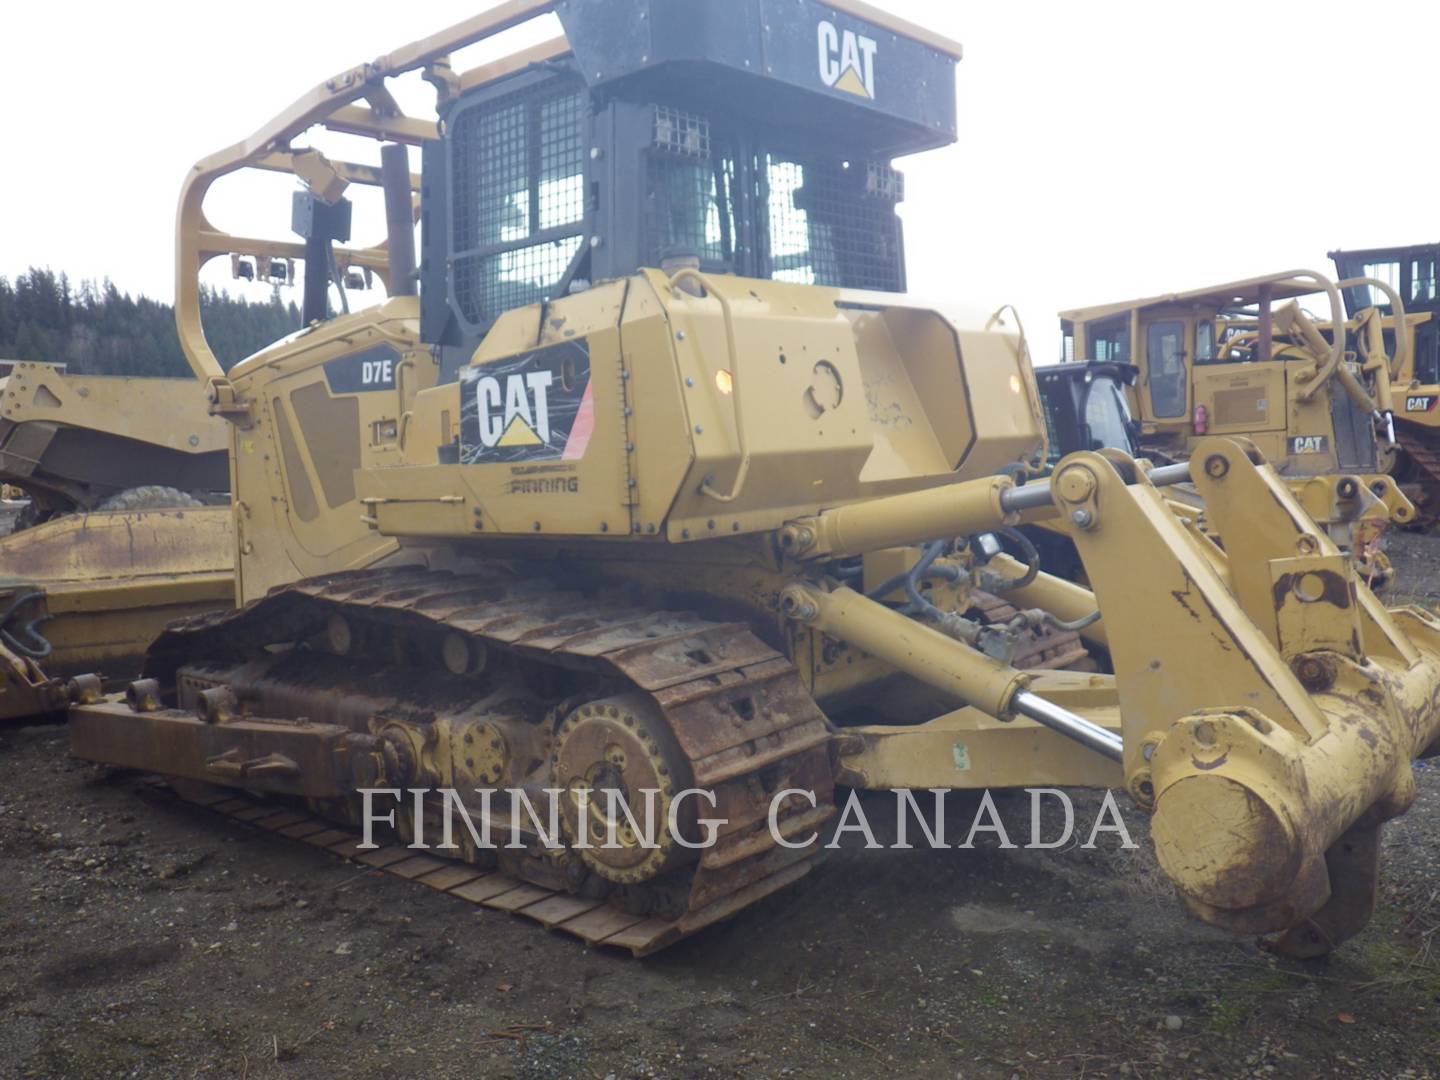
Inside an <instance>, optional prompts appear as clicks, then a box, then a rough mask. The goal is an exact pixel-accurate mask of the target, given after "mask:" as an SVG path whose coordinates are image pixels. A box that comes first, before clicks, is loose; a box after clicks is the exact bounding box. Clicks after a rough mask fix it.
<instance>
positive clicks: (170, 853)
mask: <svg viewBox="0 0 1440 1080" xmlns="http://www.w3.org/2000/svg"><path fill="white" fill-rule="evenodd" d="M1392 557H1393V558H1394V559H1395V561H1396V563H1397V565H1398V566H1399V568H1400V573H1401V582H1402V584H1401V587H1400V589H1398V590H1397V595H1396V596H1395V597H1392V602H1394V601H1397V600H1417V599H1418V600H1422V601H1429V602H1434V601H1436V600H1437V599H1440V539H1431V538H1424V537H1413V536H1400V537H1397V538H1396V539H1395V542H1394V543H1393V544H1392ZM0 758H3V760H4V761H5V762H6V764H7V766H8V768H7V770H6V779H7V783H6V784H5V786H4V788H3V789H0V935H3V938H4V940H5V942H6V947H5V948H4V949H3V950H0V1076H17V1077H47V1078H48V1077H54V1078H61V1077H64V1078H70V1077H102V1076H103V1077H143V1078H148V1077H236V1078H240V1080H256V1078H262V1077H297V1078H298V1077H306V1078H309V1077H314V1078H326V1080H329V1078H336V1077H357V1078H358V1077H365V1078H370V1077H378V1078H392V1077H393V1078H402V1077H404V1078H408V1077H433V1078H441V1077H487V1078H488V1077H498V1078H515V1080H550V1078H553V1080H562V1078H563V1080H568V1078H572V1077H575V1078H584V1077H590V1078H594V1080H607V1078H611V1077H613V1078H615V1080H625V1078H630V1077H667V1078H670V1077H673V1078H701V1077H825V1078H835V1077H841V1078H844V1077H855V1078H862V1077H875V1076H907V1077H908V1076H914V1077H946V1078H957V1077H958V1078H968V1077H997V1078H1003V1080H1012V1078H1016V1080H1029V1078H1040V1077H1097V1076H1124V1077H1136V1078H1143V1077H1175V1076H1183V1077H1235V1076H1243V1077H1257V1078H1268V1077H1296V1078H1299V1077H1315V1076H1337V1077H1374V1078H1382V1077H1383V1078H1394V1077H1434V1076H1437V1075H1440V1066H1437V1062H1440V948H1437V945H1440V942H1437V936H1440V933H1437V932H1440V770H1437V769H1435V768H1433V767H1424V766H1422V767H1421V768H1420V769H1419V770H1418V771H1417V778H1418V786H1419V797H1418V799H1417V802H1416V804H1415V806H1414V808H1413V809H1412V810H1411V811H1410V813H1409V814H1407V815H1406V816H1405V817H1403V818H1402V819H1400V820H1399V821H1397V822H1395V823H1393V824H1392V825H1390V826H1388V827H1387V829H1386V834H1385V855H1384V877H1383V883H1382V892H1381V896H1380V901H1379V907H1378V911H1377V913H1376V916H1375V918H1374V920H1373V922H1372V923H1371V925H1370V926H1369V928H1368V929H1367V930H1366V931H1365V932H1364V933H1363V934H1362V935H1361V936H1360V937H1358V938H1357V939H1355V940H1354V941H1352V942H1349V943H1347V944H1346V945H1345V946H1344V947H1343V948H1342V949H1341V950H1340V951H1339V952H1338V953H1336V954H1335V955H1334V956H1332V957H1330V958H1328V959H1325V960H1320V961H1311V962H1304V963H1301V962H1293V961H1282V960H1277V959H1276V958H1274V957H1271V956H1269V955H1268V954H1266V953H1264V952H1262V951H1261V950H1260V949H1259V948H1257V946H1256V944H1255V943H1254V942H1253V941H1250V940H1247V939H1241V938H1234V937H1230V936H1227V935H1224V934H1222V933H1220V932H1218V931H1214V930H1211V929H1209V928H1207V927H1205V926H1203V925H1201V924H1199V923H1196V922H1193V921H1191V920H1189V919H1187V918H1186V916H1185V915H1184V914H1183V913H1182V912H1181V910H1180V909H1179V908H1178V906H1177V905H1176V903H1175V901H1174V900H1173V897H1171V895H1170V894H1169V890H1168V887H1167V886H1166V885H1165V883H1164V881H1163V878H1162V877H1161V876H1160V874H1159V872H1158V870H1157V868H1156V867H1155V865H1154V861H1153V858H1152V857H1151V856H1150V855H1149V853H1148V850H1147V849H1146V848H1145V847H1144V846H1143V845H1144V841H1145V824H1144V821H1143V819H1142V818H1141V817H1140V816H1139V815H1137V814H1134V813H1131V812H1128V811H1127V821H1128V822H1129V824H1130V827H1131V829H1132V831H1133V832H1134V834H1135V838H1136V839H1137V840H1139V841H1141V843H1142V847H1141V848H1140V849H1139V850H1136V851H1125V850H1123V849H1120V848H1119V847H1118V845H1117V844H1116V843H1115V842H1113V838H1112V842H1111V843H1108V844H1107V843H1105V841H1104V840H1103V839H1102V841H1101V844H1100V847H1099V848H1098V849H1096V850H1092V851H1086V850H1082V849H1080V848H1078V847H1076V846H1070V847H1067V848H1065V849H1062V850H1058V851H1048V852H1045V851H1024V850H999V849H998V848H997V847H996V845H995V844H994V843H993V842H990V843H987V842H986V841H985V840H984V839H982V840H979V841H977V845H978V846H977V848H976V849H975V850H972V851H928V850H915V851H908V852H903V851H875V852H871V851H865V850H862V849H860V848H859V847H858V846H856V845H849V846H847V847H845V848H843V849H842V850H840V851H837V852H836V853H834V855H833V856H832V857H831V859H830V860H829V861H828V862H826V863H825V864H824V865H823V866H822V867H821V868H820V869H819V870H817V871H816V872H815V873H814V874H812V875H811V876H810V877H809V878H807V879H805V880H803V881H802V882H800V883H799V884H798V885H796V886H794V887H792V888H790V889H788V890H786V891H784V892H782V893H781V894H779V895H777V896H775V897H772V898H770V899H768V900H767V901H765V902H763V903H761V904H759V905H757V906H755V907H753V908H751V909H749V910H747V911H746V912H744V913H743V914H742V915H741V916H740V917H738V918H736V919H734V920H732V921H731V922H729V923H727V924H724V925H722V926H718V927H714V928H711V929H709V930H707V931H705V932H704V933H702V934H700V935H699V936H697V937H696V938H693V939H691V940H689V941H686V942H684V943H682V944H681V945H679V946H677V947H675V948H673V949H671V950H669V951H667V952H665V953H662V954H660V955H658V956H656V957H652V958H650V959H648V960H645V961H636V960H633V959H630V958H629V957H628V956H627V955H625V954H617V953H614V952H610V951H606V950H595V949H585V948H584V947H582V946H581V945H580V944H579V943H577V942H576V941H575V940H574V939H571V938H568V937H563V936H560V935H556V934H551V933H547V932H545V931H543V930H541V929H539V928H538V927H537V926H535V925H534V924H533V923H530V922H528V921H526V920H523V919H520V918H516V917H513V916H509V915H505V914H502V913H499V912H493V911H488V910H480V909H476V908H474V907H472V906H470V905H468V904H465V903H463V902H460V901H458V900H455V899H454V898H449V897H445V896H442V895H438V894H435V893H433V892H431V891H430V890H428V889H425V888H423V887H421V886H418V885H415V884H412V883H406V882H402V881H399V880H397V879H395V878H392V877H388V876H385V875H383V874H378V873H374V872H366V871H363V870H360V869H358V868H357V867H355V866H354V865H351V864H347V863H343V862H341V861H339V860H336V859H333V858H330V857H327V856H325V855H323V854H321V853H318V852H316V851H315V850H314V849H312V848H310V847H308V846H307V845H305V844H302V843H298V842H292V841H287V840H284V839H281V838H279V837H276V836H273V835H271V834H268V833H263V832H260V831H257V830H253V829H250V828H248V827H246V826H243V825H239V824H237V823H234V822H232V821H229V820H226V819H222V818H219V817H216V816H214V815H211V814H209V813H207V812H206V811H203V810H198V809H196V808H193V807H190V806H188V805H186V804H183V803H179V802H177V801H174V800H171V799H169V798H166V797H164V796H162V795H157V794H156V793H154V792H152V791H149V790H148V789H146V788H145V787H144V786H143V785H141V784H139V783H138V782H137V781H136V779H135V778H134V777H132V776H129V775H127V774H123V773H116V772H111V771H108V770H104V769H100V768H96V767H94V766H91V765H88V764H85V763H82V762H78V761H74V760H72V759H70V758H68V757H67V756H66V754H65V741H64V732H63V729H60V728H53V727H42V728H23V729H18V730H14V729H12V730H9V731H5V732H0ZM1080 798H1081V802H1080V804H1079V819H1080V821H1081V822H1082V823H1083V822H1086V821H1089V820H1091V819H1092V818H1093V816H1094V811H1095V807H1096V805H1097V802H1096V799H1097V797H1096V796H1095V795H1094V794H1093V793H1088V794H1084V795H1082V796H1081V797H1080ZM998 803H999V806H1000V809H1001V813H1002V816H1003V818H1004V820H1005V821H1006V823H1007V824H1008V825H1009V826H1010V828H1011V831H1012V833H1019V834H1022V835H1023V834H1024V833H1026V832H1027V831H1028V828H1029V817H1028V814H1029V805H1028V800H1027V799H1026V798H1025V797H1024V796H1010V795H1002V796H1001V797H1000V798H999V800H998ZM866 805H867V808H868V809H869V810H870V814H869V817H870V820H871V822H872V824H875V825H876V826H877V832H878V833H879V834H880V837H879V838H880V839H881V840H882V841H884V840H885V839H887V836H888V835H890V834H891V833H893V809H892V807H891V804H890V803H889V801H888V797H883V796H873V797H870V798H869V799H868V800H867V804H866ZM974 805H975V804H974V801H973V800H970V801H969V802H968V803H967V802H966V800H964V799H959V800H956V801H954V802H953V803H952V812H951V818H952V821H951V824H950V832H951V834H952V835H954V834H956V833H957V832H958V833H959V834H961V835H963V833H964V831H965V830H966V829H967V828H968V824H969V822H970V820H971V818H972V817H973V815H974ZM887 826H888V828H887Z"/></svg>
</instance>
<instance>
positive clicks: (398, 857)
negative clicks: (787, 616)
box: [146, 569, 834, 956]
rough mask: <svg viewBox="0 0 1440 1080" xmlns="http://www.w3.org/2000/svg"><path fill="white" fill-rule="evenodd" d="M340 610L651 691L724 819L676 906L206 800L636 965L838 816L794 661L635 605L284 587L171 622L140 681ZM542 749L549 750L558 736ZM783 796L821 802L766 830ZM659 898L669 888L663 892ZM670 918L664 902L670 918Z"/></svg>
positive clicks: (480, 584)
mask: <svg viewBox="0 0 1440 1080" xmlns="http://www.w3.org/2000/svg"><path fill="white" fill-rule="evenodd" d="M334 614H342V615H343V616H344V617H345V618H347V619H351V620H354V621H355V622H357V623H359V622H367V623H368V624H369V625H371V626H380V627H387V628H389V629H390V631H391V632H392V634H393V635H394V638H395V640H396V641H404V640H413V639H414V637H415V635H416V634H417V633H419V632H421V631H439V632H444V631H453V632H456V633H460V634H462V635H465V637H466V638H467V639H468V640H470V641H473V642H475V643H477V644H479V645H481V646H483V647H484V648H485V649H487V650H492V651H501V652H508V653H510V654H511V655H513V656H514V657H516V658H518V659H520V660H522V661H525V662H528V663H531V664H532V665H533V663H534V662H536V661H538V662H540V663H541V664H544V665H549V666H552V667H555V668H557V669H559V668H563V669H566V670H567V671H568V672H570V673H580V675H581V676H582V677H587V676H588V677H592V678H593V680H594V685H595V687H596V688H597V689H596V695H595V696H604V692H605V690H604V689H601V688H607V689H608V688H613V687H614V686H615V685H616V684H617V683H623V684H624V685H625V686H626V687H628V692H631V693H635V692H638V693H642V694H644V695H646V697H648V699H649V701H650V702H652V703H653V705H654V706H655V707H656V708H658V709H659V710H660V712H661V713H662V714H663V717H664V721H665V723H666V724H667V725H668V727H669V730H670V732H671V734H672V735H673V736H674V739H675V741H676V742H677V743H678V745H679V747H680V750H681V752H682V753H683V755H684V759H685V764H686V768H687V769H688V772H689V777H688V780H689V781H690V782H691V783H692V785H693V786H694V787H696V788H701V789H705V790H707V791H711V792H713V793H714V796H715V799H716V808H715V810H714V811H713V812H712V816H714V817H716V818H719V819H723V820H724V821H725V822H726V824H725V825H723V826H721V827H720V829H719V831H718V839H717V841H716V842H715V843H714V845H713V846H711V847H708V848H707V849H705V850H704V851H703V852H702V853H700V854H699V856H698V858H696V859H695V860H694V861H693V863H692V864H691V865H690V866H688V867H684V868H682V869H683V872H684V877H685V879H686V880H685V883H684V886H683V888H684V891H685V898H684V905H683V908H681V909H680V910H678V911H677V910H666V911H663V913H662V912H661V911H658V910H656V911H651V912H646V911H644V910H639V911H637V910H635V908H636V906H637V905H636V902H635V901H636V897H637V896H639V897H640V898H641V903H640V904H639V905H638V906H639V907H641V908H643V907H644V906H645V901H644V897H645V886H644V885H643V884H642V885H640V886H638V887H637V888H635V889H631V890H628V893H629V895H628V896H627V897H626V898H625V902H626V903H627V905H628V907H627V908H626V909H622V908H620V907H616V906H614V905H613V904H611V903H608V902H607V900H606V899H605V898H603V897H596V896H579V895H572V894H571V893H570V892H568V891H567V890H566V889H565V888H556V887H554V885H555V883H554V882H553V881H546V880H543V878H544V875H538V877H540V878H541V880H536V877H537V875H536V874H534V873H531V871H530V869H529V864H530V863H531V862H534V861H535V860H524V861H521V862H520V865H518V866H517V865H508V866H505V865H503V864H502V867H501V868H498V869H497V868H492V867H489V866H481V865H479V864H478V863H476V864H472V863H459V862H455V861H452V860H449V859H445V858H439V857H436V856H433V855H421V854H416V853H414V852H412V851H410V850H408V849H407V848H404V847H397V846H389V847H385V848H382V849H380V850H378V851H368V852H362V851H359V850H358V849H357V848H356V846H355V845H356V840H355V837H354V836H353V835H352V834H351V833H349V832H347V831H344V830H343V829H341V828H338V827H337V826H335V825H331V824H328V823H327V822H326V820H325V819H324V818H323V817H322V815H321V814H319V813H316V812H314V810H311V811H299V810H294V809H288V810H287V809H282V808H274V809H270V810H267V807H266V806H264V805H256V804H255V803H254V802H253V801H252V800H251V799H249V798H240V797H238V796H236V797H230V798H222V799H219V800H214V801H208V802H207V803H206V805H209V806H211V808H213V809H217V810H219V811H220V812H221V813H227V814H229V815H230V816H233V817H239V818H240V819H241V820H248V821H252V822H254V823H257V824H261V825H263V826H264V827H266V828H268V829H270V830H271V831H276V832H283V833H285V834H286V835H289V836H292V837H293V838H300V839H307V840H309V841H310V842H311V843H313V844H315V846H319V847H325V848H326V849H327V850H331V851H332V852H333V853H335V854H341V855H345V856H347V857H353V858H356V859H357V860H358V861H359V862H361V863H363V864H364V865H367V866H372V867H375V868H377V869H383V870H386V871H387V872H388V873H392V874H395V875H396V876H401V877H410V878H417V879H421V880H422V881H423V883H424V884H427V885H430V886H432V887H436V888H442V886H443V888H442V891H446V892H449V893H452V894H453V895H456V896H459V897H460V898H461V899H466V900H469V901H471V902H474V903H478V904H483V905H485V906H488V907H495V908H500V909H503V910H512V911H518V912H520V913H522V914H526V915H528V916H530V917H532V918H535V919H536V920H537V921H540V922H542V923H544V924H545V925H547V926H554V927H557V928H559V929H563V930H565V931H567V932H569V933H573V934H575V935H576V936H578V937H581V938H583V939H585V940H586V941H588V942H590V943H592V944H604V945H613V946H617V947H622V948H627V949H629V950H630V951H631V952H633V953H634V954H635V955H637V956H640V955H645V954H647V953H651V952H655V951H657V950H659V949H662V948H664V947H666V946H668V945H670V944H673V943H674V942H675V941H678V940H680V939H681V938H683V937H686V936H688V935H690V934H692V933H695V932H696V931H698V930H700V929H701V928H703V927H705V926H708V925H710V924H712V923H715V922H718V921H720V920H722V919H726V918H729V917H730V916H732V915H734V914H735V913H736V912H738V911H740V910H741V909H743V908H745V907H747V906H748V905H750V904H752V903H755V902H756V901H758V900H760V899H761V898H763V897H764V896H767V895H769V894H770V893H773V892H775V891H776V890H778V889H780V888H783V887H785V886H787V885H789V884H791V883H792V882H794V881H796V880H798V879H799V878H800V877H802V876H804V875H805V874H806V873H808V872H809V870H810V869H812V868H813V866H814V865H815V864H816V863H817V862H818V860H819V857H820V855H821V853H822V850H823V849H820V848H818V847H809V846H807V847H804V848H790V847H786V846H782V845H781V844H779V843H778V842H777V840H776V837H775V833H778V834H779V835H780V836H781V837H789V836H795V835H807V834H809V833H811V832H813V831H814V830H815V829H816V828H817V827H818V826H819V825H820V824H822V823H823V822H824V821H825V820H827V819H828V818H829V817H830V816H831V815H832V814H833V813H834V797H833V767H832V764H831V759H830V753H831V751H830V742H831V733H830V728H829V725H828V723H827V722H826V720H825V718H824V715H823V714H822V713H821V712H820V710H819V707H818V706H817V705H816V704H815V702H814V701H813V699H812V698H811V697H810V694H809V692H808V691H807V690H806V688H805V687H804V686H803V684H802V683H801V681H800V678H799V675H798V673H797V672H796V670H795V668H794V666H793V665H792V664H791V663H790V661H789V660H788V659H787V658H786V657H784V656H783V655H781V654H780V653H779V652H777V651H776V650H774V649H773V648H771V647H770V646H769V645H766V644H765V643H764V642H762V641H760V640H759V639H758V638H757V637H755V635H754V634H753V633H751V631H750V630H749V628H748V627H747V626H745V625H744V624H739V623H717V622H711V621H708V620H706V619H703V618H700V617H699V616H697V615H694V614H690V613H685V612H678V613H677V612H667V611H655V610H644V609H637V608H634V607H630V606H627V605H626V604H625V603H624V602H622V601H620V600H614V599H603V598H598V597H595V596H589V595H585V594H582V593H579V592H575V591H570V590H566V589H563V588H560V587H558V586H557V585H554V584H553V583H551V582H548V581H544V580H536V579H534V578H529V579H517V578H515V577H513V576H509V575H502V574H500V573H498V572H497V573H482V574H463V575H462V574H452V573H450V572H447V571H430V570H423V571H417V570H413V569H412V570H407V569H387V570H368V571H355V572H348V573H344V574H339V575H331V576H328V577H323V578H316V579H311V580H307V581H302V582H298V583H295V584H292V585H287V586H282V587H279V588H277V589H275V590H272V591H271V593H270V594H268V595H267V596H266V597H265V598H263V599H262V600H260V601H257V602H255V603H254V604H252V605H249V606H247V607H245V608H241V609H239V610H237V611H232V612H226V613H216V614H213V615H205V616H199V617H196V618H194V619H192V620H189V621H187V622H185V623H180V624H176V625H175V626H172V627H171V628H170V629H169V630H167V631H166V632H165V634H163V635H162V636H161V637H160V638H159V639H157V641H156V642H155V644H154V646H153V647H152V649H151V652H150V655H149V657H148V658H147V661H146V674H147V675H148V676H151V677H155V676H159V677H160V678H161V679H162V680H163V681H166V682H170V683H172V684H173V683H174V681H175V680H176V679H177V676H179V674H180V668H181V667H182V666H184V665H191V664H193V662H194V661H195V660H197V659H200V660H204V661H207V662H214V661H217V660H219V661H221V662H224V661H226V660H242V659H244V658H245V657H246V656H247V654H248V655H253V654H254V653H255V652H256V651H257V650H260V649H263V648H266V647H270V646H274V645H276V644H279V643H284V642H300V641H304V640H306V639H307V638H309V637H311V636H312V635H313V634H314V633H316V632H317V630H318V629H320V628H323V627H324V626H325V624H326V620H327V619H329V618H330V617H331V616H332V615H334ZM337 696H338V695H337ZM546 722H547V723H550V722H551V721H550V720H548V719H547V721H546ZM548 737H549V738H551V739H552V740H553V739H554V735H553V732H552V733H548ZM552 760H558V759H552ZM552 767H553V766H552ZM237 786H238V785H237ZM787 788H796V789H804V790H807V791H813V792H815V794H816V801H815V804H814V805H813V806H812V805H810V804H809V803H808V802H806V801H798V800H795V801H790V802H786V803H785V805H783V806H782V807H781V812H780V813H779V814H778V816H777V828H776V829H775V830H774V831H773V832H772V830H771V829H770V828H769V813H770V805H771V800H772V798H773V797H774V796H775V794H776V793H777V792H779V791H780V790H782V789H787ZM327 830H329V832H331V833H333V834H334V835H327ZM302 834H303V835H302ZM527 875H528V876H529V878H530V879H529V880H527ZM669 876H670V877H672V878H673V875H669ZM592 885H593V880H592ZM668 887H669V888H670V889H671V890H672V891H673V890H674V888H675V885H674V882H673V881H672V882H671V883H670V884H669V886H668ZM611 895H612V898H613V897H614V893H613V892H612V894H611ZM664 906H665V905H657V907H664ZM675 906H676V904H675V902H674V901H673V900H671V901H670V903H669V907H670V908H672V909H673V908H674V907H675Z"/></svg>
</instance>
